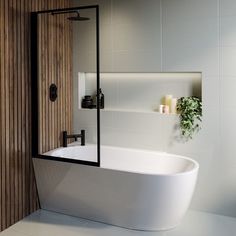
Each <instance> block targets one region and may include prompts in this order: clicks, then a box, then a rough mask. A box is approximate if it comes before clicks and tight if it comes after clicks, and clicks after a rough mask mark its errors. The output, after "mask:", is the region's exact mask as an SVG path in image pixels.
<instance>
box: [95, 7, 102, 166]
mask: <svg viewBox="0 0 236 236" xmlns="http://www.w3.org/2000/svg"><path fill="white" fill-rule="evenodd" d="M99 35H100V33H99V6H97V7H96V39H97V40H96V50H97V52H96V53H97V55H96V56H97V59H96V62H97V161H98V166H100V165H101V161H100V153H101V151H100V147H101V136H100V131H101V129H100V104H101V103H100V48H99V45H100V39H99Z"/></svg>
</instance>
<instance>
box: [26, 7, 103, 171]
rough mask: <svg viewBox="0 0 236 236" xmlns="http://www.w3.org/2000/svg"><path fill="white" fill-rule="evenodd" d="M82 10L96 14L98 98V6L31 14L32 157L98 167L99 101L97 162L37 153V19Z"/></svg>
mask: <svg viewBox="0 0 236 236" xmlns="http://www.w3.org/2000/svg"><path fill="white" fill-rule="evenodd" d="M84 9H95V12H96V96H97V98H99V89H100V42H99V5H91V6H81V7H73V8H60V9H52V10H45V11H37V12H31V111H32V157H33V158H41V159H47V160H55V161H62V162H69V163H78V164H82V165H90V166H97V167H100V143H101V141H100V140H101V139H100V102H99V101H100V100H99V99H97V101H96V110H97V112H96V114H97V161H96V162H93V161H84V160H76V159H72V158H61V157H56V156H48V155H43V154H40V153H39V91H38V81H39V79H41V78H40V77H39V74H38V73H39V68H38V67H39V65H38V56H39V53H38V36H39V35H38V17H39V15H41V14H52V13H60V12H67V13H68V12H71V11H77V10H84Z"/></svg>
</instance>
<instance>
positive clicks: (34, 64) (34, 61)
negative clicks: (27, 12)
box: [31, 12, 39, 157]
mask: <svg viewBox="0 0 236 236" xmlns="http://www.w3.org/2000/svg"><path fill="white" fill-rule="evenodd" d="M38 105H39V102H38V14H37V13H35V12H32V13H31V113H32V156H33V157H36V156H37V155H38V140H39V137H38V121H39V120H38Z"/></svg>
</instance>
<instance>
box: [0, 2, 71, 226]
mask: <svg viewBox="0 0 236 236" xmlns="http://www.w3.org/2000/svg"><path fill="white" fill-rule="evenodd" d="M69 2H70V1H67V0H21V1H19V0H0V95H1V96H0V231H2V230H4V229H5V228H7V227H9V226H10V225H11V224H13V223H15V222H17V221H18V220H20V219H22V218H23V217H24V216H26V215H28V214H30V213H31V212H33V211H35V210H36V209H37V208H38V198H37V191H36V185H35V179H34V171H33V166H32V156H31V100H30V93H31V90H30V88H31V77H30V74H31V71H30V67H31V65H30V63H31V60H30V12H31V11H37V10H43V9H51V8H63V7H69ZM48 18H50V19H48ZM63 21H64V22H63ZM63 24H64V26H63ZM51 29H52V30H51ZM39 31H40V33H41V34H40V35H41V36H40V38H39V44H40V48H41V49H42V51H41V52H40V53H41V55H40V58H41V59H42V60H41V65H40V76H41V77H40V78H41V79H42V88H43V89H42V91H41V95H42V97H44V99H43V101H42V107H40V110H42V114H41V116H40V120H41V121H42V123H40V125H41V126H42V130H45V131H44V132H43V133H41V134H40V140H41V141H42V145H41V146H40V148H41V150H46V149H49V148H55V147H57V146H59V145H60V132H61V131H62V130H63V129H67V130H68V131H70V129H71V120H70V119H71V116H70V115H68V116H67V118H66V116H65V115H66V114H65V110H66V109H71V108H70V107H71V104H69V103H70V102H71V97H70V96H71V70H70V69H69V68H70V66H71V61H70V55H71V54H70V53H69V52H71V51H70V49H69V47H70V43H69V42H68V40H69V39H70V38H71V37H70V34H71V33H70V24H69V22H68V21H66V20H65V17H63V16H57V17H52V16H47V17H46V16H45V17H44V18H43V17H42V18H41V23H40V26H39ZM64 44H65V45H64ZM64 57H68V58H67V59H66V62H64V63H62V61H63V60H65V59H63V58H64ZM63 67H64V68H63ZM65 68H66V69H65ZM64 70H65V72H63V71H64ZM51 82H54V83H56V84H57V85H58V87H59V88H60V89H59V91H58V92H59V99H58V100H57V102H55V103H53V104H52V103H51V102H49V100H48V86H49V84H50V83H51ZM61 90H62V91H61ZM65 91H66V92H65ZM61 94H64V95H66V94H67V96H68V98H67V104H66V102H65V99H62V97H60V96H61ZM67 111H68V112H69V110H67ZM61 121H63V122H61ZM65 124H66V125H65Z"/></svg>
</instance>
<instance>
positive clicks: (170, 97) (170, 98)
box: [165, 95, 172, 111]
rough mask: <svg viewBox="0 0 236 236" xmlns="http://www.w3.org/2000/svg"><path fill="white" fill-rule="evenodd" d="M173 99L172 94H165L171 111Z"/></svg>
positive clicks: (166, 103) (166, 102)
mask: <svg viewBox="0 0 236 236" xmlns="http://www.w3.org/2000/svg"><path fill="white" fill-rule="evenodd" d="M171 100H172V95H166V96H165V105H166V106H168V107H169V111H170V110H171Z"/></svg>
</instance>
